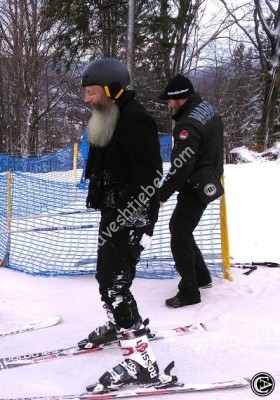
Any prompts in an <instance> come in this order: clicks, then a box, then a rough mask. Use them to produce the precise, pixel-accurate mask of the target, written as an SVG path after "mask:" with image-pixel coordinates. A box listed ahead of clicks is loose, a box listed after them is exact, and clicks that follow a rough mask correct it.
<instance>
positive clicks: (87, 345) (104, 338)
mask: <svg viewBox="0 0 280 400" xmlns="http://www.w3.org/2000/svg"><path fill="white" fill-rule="evenodd" d="M139 322H140V324H142V319H141V320H140V321H139ZM148 324H149V319H148V318H146V319H145V320H144V321H143V325H144V327H145V329H146V333H147V335H148V336H149V338H150V339H151V338H153V337H154V336H155V334H153V333H151V331H150V329H149V328H148ZM118 339H119V337H118V335H117V328H116V325H115V324H114V323H113V322H111V321H110V320H109V321H107V322H106V324H105V325H101V326H99V327H98V328H96V329H95V330H94V331H93V332H91V333H90V334H89V335H88V339H84V340H81V341H80V342H79V343H78V346H79V348H80V349H91V348H95V347H99V346H103V345H105V346H106V344H108V343H111V342H114V341H116V340H118Z"/></svg>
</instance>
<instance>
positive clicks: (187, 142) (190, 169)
mask: <svg viewBox="0 0 280 400" xmlns="http://www.w3.org/2000/svg"><path fill="white" fill-rule="evenodd" d="M173 119H174V120H175V126H174V129H173V139H174V144H173V150H172V155H171V167H170V170H169V172H168V174H167V176H166V178H165V180H164V182H163V185H162V187H161V190H160V200H161V201H162V202H165V201H167V200H168V198H169V197H170V196H171V195H172V194H173V193H174V192H175V191H178V192H180V190H190V186H189V184H188V179H189V178H191V176H192V175H193V174H194V173H195V172H197V171H198V170H200V169H202V168H204V167H208V166H209V167H214V170H215V171H216V173H217V175H218V176H219V177H221V176H222V174H223V123H222V119H221V117H220V115H219V114H218V113H217V111H216V110H215V108H214V107H213V106H212V105H211V104H209V103H208V102H207V101H203V100H202V99H201V97H200V95H199V94H198V93H194V94H193V95H191V96H190V97H189V98H188V101H187V102H186V103H185V104H184V105H183V106H182V107H181V108H180V110H179V111H178V112H177V113H176V114H174V115H173Z"/></svg>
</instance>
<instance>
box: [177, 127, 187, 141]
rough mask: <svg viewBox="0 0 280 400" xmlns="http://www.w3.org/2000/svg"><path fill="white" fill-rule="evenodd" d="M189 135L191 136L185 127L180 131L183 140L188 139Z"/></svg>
mask: <svg viewBox="0 0 280 400" xmlns="http://www.w3.org/2000/svg"><path fill="white" fill-rule="evenodd" d="M188 136H189V132H188V131H186V130H185V129H184V130H182V131H181V132H180V133H179V138H180V139H182V140H185V139H187V138H188Z"/></svg>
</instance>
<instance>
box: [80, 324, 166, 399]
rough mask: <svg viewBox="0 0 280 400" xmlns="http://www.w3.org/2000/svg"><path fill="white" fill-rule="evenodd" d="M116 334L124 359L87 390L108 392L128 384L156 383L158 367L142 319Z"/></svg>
mask: <svg viewBox="0 0 280 400" xmlns="http://www.w3.org/2000/svg"><path fill="white" fill-rule="evenodd" d="M117 336H118V338H119V339H120V346H121V349H122V350H123V352H124V353H123V356H124V357H125V359H124V361H122V362H120V363H119V364H117V365H116V366H115V367H113V368H111V369H109V370H108V371H106V372H105V373H104V374H103V375H102V376H101V377H100V378H99V383H97V384H95V385H90V386H88V387H87V388H86V389H87V391H89V392H95V393H108V392H110V391H114V390H118V389H119V388H120V387H123V386H127V385H130V384H134V385H142V384H147V385H149V384H156V383H158V381H159V368H158V365H157V361H156V357H155V355H154V353H153V351H152V349H151V346H150V343H149V339H148V336H147V331H146V327H145V325H144V324H143V323H142V321H140V322H139V323H138V324H135V325H134V326H133V327H132V328H130V329H129V330H127V329H126V330H118V331H117Z"/></svg>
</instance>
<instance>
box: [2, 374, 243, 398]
mask: <svg viewBox="0 0 280 400" xmlns="http://www.w3.org/2000/svg"><path fill="white" fill-rule="evenodd" d="M248 385H249V379H246V378H241V379H234V380H230V381H222V382H213V383H194V384H192V383H177V384H176V386H174V387H170V388H159V389H157V388H155V387H148V388H143V387H139V386H131V387H126V388H124V389H119V390H116V391H111V392H108V393H103V394H101V393H83V394H77V395H74V394H70V395H56V396H42V397H32V396H31V397H24V398H17V399H16V398H14V399H5V400H104V399H106V400H107V399H122V398H130V397H143V396H155V395H163V394H179V393H193V392H200V391H207V390H208V391H210V390H221V389H235V388H242V387H248ZM0 400H1V399H0ZM2 400H4V399H2Z"/></svg>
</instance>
